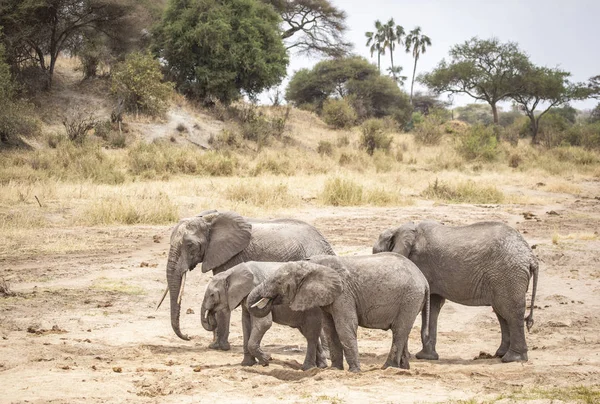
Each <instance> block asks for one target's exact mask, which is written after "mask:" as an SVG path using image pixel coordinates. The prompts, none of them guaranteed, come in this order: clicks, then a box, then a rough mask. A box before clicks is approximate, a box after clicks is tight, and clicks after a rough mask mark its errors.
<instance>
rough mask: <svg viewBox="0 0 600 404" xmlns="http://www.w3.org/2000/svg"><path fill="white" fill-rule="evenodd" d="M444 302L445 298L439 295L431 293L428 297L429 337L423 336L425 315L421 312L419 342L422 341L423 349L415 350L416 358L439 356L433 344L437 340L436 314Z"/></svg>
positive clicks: (431, 358)
mask: <svg viewBox="0 0 600 404" xmlns="http://www.w3.org/2000/svg"><path fill="white" fill-rule="evenodd" d="M445 302H446V299H444V298H443V297H442V296H440V295H431V297H430V305H429V307H430V312H429V338H425V333H424V332H423V329H424V328H425V327H426V325H425V317H424V316H423V314H421V319H422V325H421V342H422V343H423V349H421V351H419V352H417V354H416V355H415V356H416V357H417V359H429V360H437V359H439V357H440V356H439V355H438V353H437V352H436V351H435V344H436V342H437V322H438V316H439V314H440V310H442V306H444V303H445Z"/></svg>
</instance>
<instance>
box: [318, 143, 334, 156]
mask: <svg viewBox="0 0 600 404" xmlns="http://www.w3.org/2000/svg"><path fill="white" fill-rule="evenodd" d="M317 153H319V154H320V155H324V154H325V155H327V156H331V155H333V144H332V143H331V142H329V141H327V140H319V145H318V146H317Z"/></svg>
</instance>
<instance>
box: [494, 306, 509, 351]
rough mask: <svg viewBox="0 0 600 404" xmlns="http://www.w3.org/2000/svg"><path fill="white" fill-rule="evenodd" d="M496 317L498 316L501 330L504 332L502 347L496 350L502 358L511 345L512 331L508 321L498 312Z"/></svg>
mask: <svg viewBox="0 0 600 404" xmlns="http://www.w3.org/2000/svg"><path fill="white" fill-rule="evenodd" d="M496 317H498V322H499V323H500V330H501V332H502V341H501V342H500V347H499V348H498V350H497V351H496V356H497V357H499V358H501V357H503V356H504V355H505V354H506V353H507V352H508V348H509V347H510V332H509V329H508V322H507V321H506V320H505V319H504V318H502V316H501V315H500V314H498V313H496Z"/></svg>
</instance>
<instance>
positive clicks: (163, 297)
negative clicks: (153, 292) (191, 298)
mask: <svg viewBox="0 0 600 404" xmlns="http://www.w3.org/2000/svg"><path fill="white" fill-rule="evenodd" d="M167 293H169V286H167V288H166V289H165V293H163V295H162V297H161V299H160V302H158V306H156V310H158V308H159V307H160V305H161V304H162V302H163V300H165V297H166V296H167Z"/></svg>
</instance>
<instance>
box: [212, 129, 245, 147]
mask: <svg viewBox="0 0 600 404" xmlns="http://www.w3.org/2000/svg"><path fill="white" fill-rule="evenodd" d="M208 143H209V144H212V145H214V146H215V148H217V149H219V148H222V147H225V146H228V147H232V148H237V147H240V146H241V144H242V139H241V136H240V135H239V134H238V133H237V132H235V131H233V130H229V129H222V130H221V132H219V134H218V135H217V137H216V139H215V138H214V136H212V135H211V137H210V138H209V139H208Z"/></svg>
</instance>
